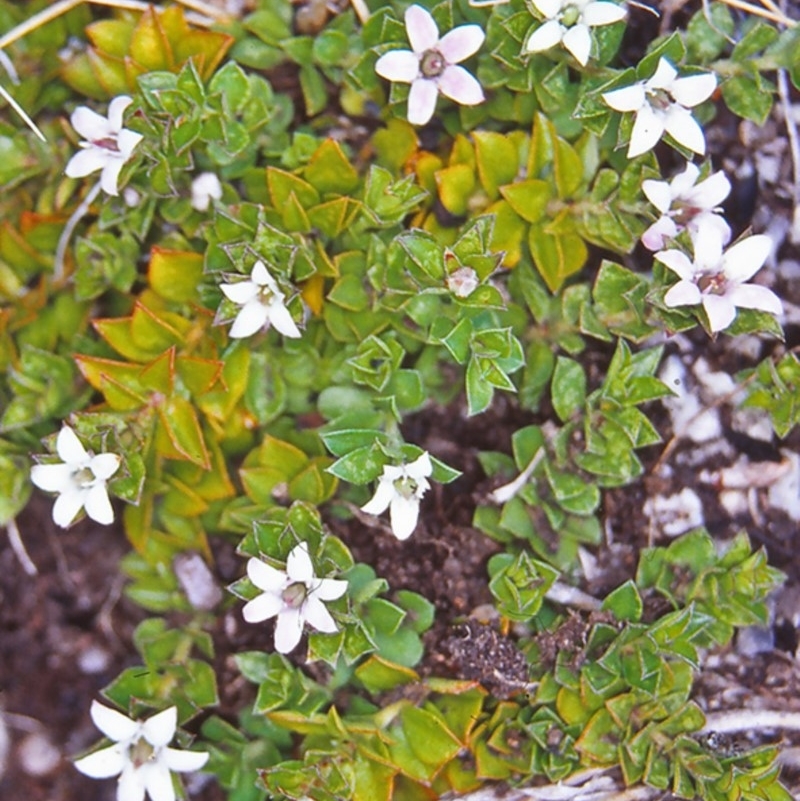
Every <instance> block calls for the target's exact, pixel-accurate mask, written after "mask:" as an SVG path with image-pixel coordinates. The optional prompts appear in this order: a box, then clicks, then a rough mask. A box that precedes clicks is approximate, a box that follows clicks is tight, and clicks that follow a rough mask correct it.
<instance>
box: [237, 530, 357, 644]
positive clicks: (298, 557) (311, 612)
mask: <svg viewBox="0 0 800 801" xmlns="http://www.w3.org/2000/svg"><path fill="white" fill-rule="evenodd" d="M247 575H248V577H249V578H250V581H252V582H253V584H255V586H256V587H258V589H260V590H261V591H262V592H261V595H257V596H256V597H255V598H253V600H252V601H248V602H247V603H246V604H245V606H244V609H243V610H242V615H243V616H244V619H245V620H246V621H247V622H248V623H261V622H262V621H264V620H267V619H268V618H271V617H275V616H276V615H277V617H278V621H277V624H276V625H275V650H276V651H278V652H279V653H282V654H288V653H289V652H290V651H292V650H293V649H294V648H295V647H296V646H297V643H299V642H300V637H301V636H302V634H303V623H309V624H310V625H311V626H312V627H313V628H315V629H316V630H317V631H322V632H324V633H325V634H333V633H334V632H336V631H338V629H337V627H336V623H335V622H334V619H333V618H332V617H331V613H330V612H329V611H328V610H327V608H326V607H325V604H324V603H323V601H335V600H336V599H337V598H341V597H342V596H343V595H344V594H345V592H346V590H347V582H346V581H344V580H341V579H322V578H317V577H316V576H315V575H314V565H312V564H311V557H310V556H309V555H308V545H306V543H305V542H301V543H300V544H299V545H296V546H295V547H294V548H293V549H292V552H291V553H290V554H289V558H288V559H287V560H286V570H285V571H284V570H276V569H275V568H274V567H270V566H269V565H268V564H266V563H265V562H262V561H261V560H260V559H250V560H249V561H248V562H247Z"/></svg>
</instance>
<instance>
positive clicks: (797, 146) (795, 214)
mask: <svg viewBox="0 0 800 801" xmlns="http://www.w3.org/2000/svg"><path fill="white" fill-rule="evenodd" d="M778 98H779V99H780V101H781V107H782V108H783V119H784V122H785V124H786V135H787V137H788V139H789V152H790V153H791V154H792V177H793V179H794V186H793V187H792V189H793V195H794V197H793V198H792V203H793V204H794V209H793V210H792V227H791V229H790V230H789V241H790V242H792V243H793V244H795V245H796V244H797V243H799V242H800V137H798V134H797V124H796V123H795V119H794V114H793V113H792V101H791V98H790V96H789V79H788V78H787V76H786V70H783V69H781V70H778Z"/></svg>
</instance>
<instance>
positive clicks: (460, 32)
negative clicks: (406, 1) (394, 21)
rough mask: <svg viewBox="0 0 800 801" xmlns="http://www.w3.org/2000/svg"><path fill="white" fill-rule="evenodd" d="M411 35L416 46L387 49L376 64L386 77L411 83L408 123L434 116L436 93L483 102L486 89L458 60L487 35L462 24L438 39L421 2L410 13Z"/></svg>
mask: <svg viewBox="0 0 800 801" xmlns="http://www.w3.org/2000/svg"><path fill="white" fill-rule="evenodd" d="M405 22H406V34H407V35H408V41H409V42H410V43H411V48H412V49H411V50H392V51H390V52H389V53H384V54H383V55H382V56H381V57H380V58H379V59H378V61H377V62H376V64H375V71H376V72H377V73H378V75H380V76H381V77H382V78H386V79H387V80H390V81H398V82H400V83H410V84H411V90H410V91H409V93H408V121H409V122H410V123H411V124H412V125H425V123H427V122H428V121H429V120H430V118H431V117H432V116H433V112H434V109H435V108H436V97H437V95H438V93H439V92H441V93H442V94H443V95H444V96H445V97H449V98H450V99H451V100H455V102H456V103H461V105H463V106H475V105H477V104H478V103H482V102H483V101H484V99H485V98H484V95H483V89H481V85H480V84H479V83H478V81H477V80H475V78H474V77H473V76H472V75H471V74H470V73H469V72H467V70H465V69H464V68H463V67H459V66H457V65H458V64H459V62H461V61H464V59H466V58H469V57H470V56H471V55H473V54H474V53H476V52H477V51H478V48H480V46H481V45H482V44H483V40H484V38H485V37H486V34H484V32H483V30H482V29H481V27H480V26H479V25H460V26H459V27H457V28H453V30H452V31H450V32H449V33H446V34H445V35H444V36H443V37H442V38H441V39H440V38H439V29H438V28H437V27H436V22H435V21H434V19H433V17H432V16H431V15H430V14H429V13H428V12H427V11H426V10H425V9H424V8H423V7H422V6H418V5H413V6H409V8H407V9H406V13H405Z"/></svg>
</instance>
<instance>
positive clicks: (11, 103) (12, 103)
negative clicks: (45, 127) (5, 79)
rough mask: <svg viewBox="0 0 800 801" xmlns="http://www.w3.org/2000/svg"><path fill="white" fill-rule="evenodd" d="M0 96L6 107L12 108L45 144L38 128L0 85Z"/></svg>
mask: <svg viewBox="0 0 800 801" xmlns="http://www.w3.org/2000/svg"><path fill="white" fill-rule="evenodd" d="M0 95H2V97H3V99H4V100H5V101H6V103H8V105H9V106H11V108H13V109H14V111H16V112H17V114H19V116H20V117H22V119H23V121H24V122H25V124H26V125H27V126H28V127H29V128H30V129H31V130H32V131H33V132H34V133H35V134H36V136H38V137H39V139H41V140H42V141H43V142H46V141H47V139H46V138H45V135H44V134H43V133H42V132H41V131H40V130H39V127H38V126H37V125H36V123H35V122H34V121H33V120H32V119H31V118H30V117H29V116H28V115H27V113H26V112H25V109H24V108H22V106H20V104H19V103H17V101H16V100H14V98H13V97H11V95H10V94H9V93H8V92H7V91H6V90H5V89H4V88H3V85H2V84H0Z"/></svg>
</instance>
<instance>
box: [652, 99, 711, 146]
mask: <svg viewBox="0 0 800 801" xmlns="http://www.w3.org/2000/svg"><path fill="white" fill-rule="evenodd" d="M663 126H664V129H666V131H667V133H668V134H669V135H670V136H671V137H672V138H673V139H674V140H675V141H676V142H677V143H678V144H680V145H683V146H684V147H688V148H689V150H692V151H693V152H695V153H699V154H700V155H703V153H705V152H706V137H705V135H704V134H703V129H702V128H701V127H700V123H699V122H697V120H696V119H695V118H694V117H693V116H692V112H691V111H689V110H688V109H685V108H683V106H678V105H672V106H670V107H669V109H668V111H667V113H666V115H665V117H664V121H663Z"/></svg>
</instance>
